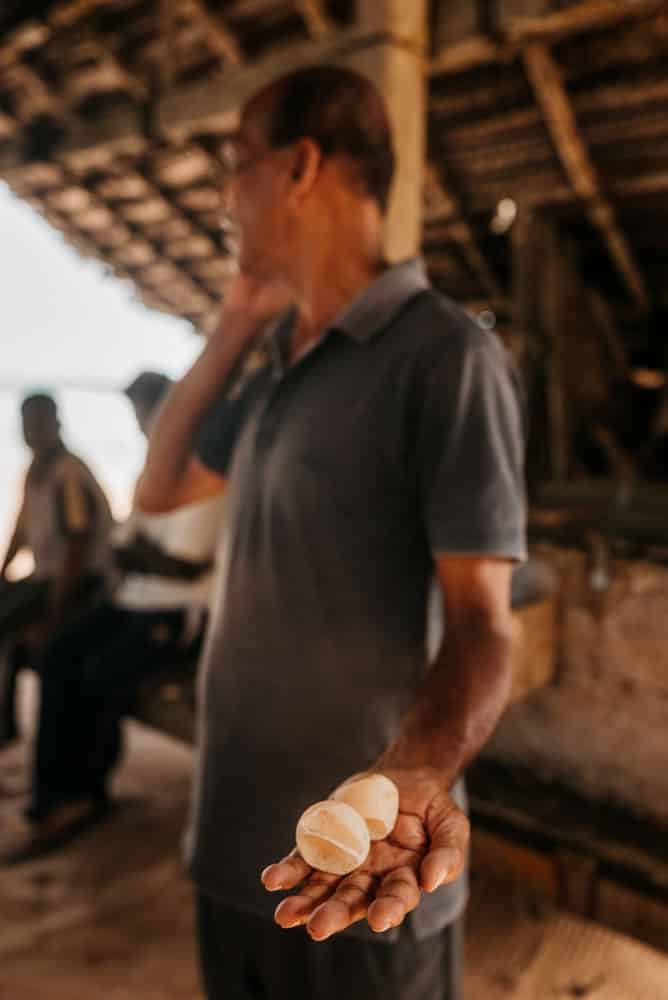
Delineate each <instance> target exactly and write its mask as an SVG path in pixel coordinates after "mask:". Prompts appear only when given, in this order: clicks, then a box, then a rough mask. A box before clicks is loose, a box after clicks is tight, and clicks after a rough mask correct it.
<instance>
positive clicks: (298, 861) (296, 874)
mask: <svg viewBox="0 0 668 1000" xmlns="http://www.w3.org/2000/svg"><path fill="white" fill-rule="evenodd" d="M312 871H313V869H312V868H310V867H309V865H307V864H306V862H305V861H304V859H303V858H302V856H301V854H299V853H298V851H297V849H296V848H295V849H294V850H293V851H292V852H291V853H290V854H288V856H287V858H283V860H282V861H279V862H278V863H277V864H275V865H267V867H266V868H265V869H264V871H263V872H262V874H261V875H260V879H261V881H262V885H263V886H264V887H265V889H268V890H269V892H277V891H278V890H280V889H294V888H295V887H296V886H298V885H299V884H300V882H303V881H304V879H305V878H306V877H307V876H308V875H310V874H311V872H312Z"/></svg>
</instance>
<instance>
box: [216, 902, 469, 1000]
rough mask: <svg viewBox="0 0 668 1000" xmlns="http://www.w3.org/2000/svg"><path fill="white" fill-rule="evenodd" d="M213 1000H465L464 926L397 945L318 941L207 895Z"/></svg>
mask: <svg viewBox="0 0 668 1000" xmlns="http://www.w3.org/2000/svg"><path fill="white" fill-rule="evenodd" d="M197 920H198V934H199V949H200V962H201V968H202V978H203V981H204V989H205V993H206V996H207V998H208V1000H342V998H343V1000H462V993H461V992H460V991H461V986H460V982H459V981H460V978H461V968H460V967H461V948H462V933H463V929H462V922H461V921H459V922H458V923H456V924H454V925H452V926H451V927H448V928H447V929H446V930H445V931H442V932H440V933H439V934H437V935H434V936H433V937H430V938H426V939H425V940H423V941H416V940H415V938H414V936H413V933H412V931H411V928H410V926H409V925H407V924H405V925H404V926H403V927H402V931H401V934H400V936H399V939H398V941H397V942H396V943H394V944H385V943H381V942H378V943H376V942H374V941H361V940H356V939H354V938H350V937H341V936H340V935H338V936H334V937H332V938H329V939H328V940H327V941H322V942H319V943H316V942H314V941H311V939H310V938H309V937H308V935H307V934H306V931H305V930H303V928H293V929H292V930H283V929H282V928H280V927H278V926H277V925H275V924H274V923H272V922H271V921H269V920H263V919H262V918H260V917H255V916H251V915H249V914H244V913H241V912H239V911H238V910H233V909H230V908H229V907H227V906H225V905H223V904H221V903H218V902H217V901H215V900H213V899H211V897H209V896H204V895H201V894H200V895H199V896H198V899H197Z"/></svg>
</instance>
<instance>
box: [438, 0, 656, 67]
mask: <svg viewBox="0 0 668 1000" xmlns="http://www.w3.org/2000/svg"><path fill="white" fill-rule="evenodd" d="M664 10H665V0H582V2H581V3H578V4H573V5H572V6H570V7H568V8H567V9H566V10H562V11H556V12H555V13H554V14H545V15H543V16H542V17H517V18H512V19H511V20H509V21H508V22H507V23H506V24H505V25H502V26H501V31H500V39H496V38H490V37H488V36H486V35H472V36H471V37H470V38H465V39H463V40H462V41H459V42H456V43H454V44H451V45H445V46H443V47H442V48H441V49H440V51H439V52H437V53H436V55H435V56H434V58H433V59H432V60H431V63H430V65H429V73H430V75H431V76H442V75H456V74H460V73H466V72H469V71H470V70H473V69H477V68H478V67H480V66H490V65H494V64H495V63H504V62H506V63H510V62H513V60H514V59H516V58H517V56H518V52H519V49H520V48H521V46H522V45H523V44H524V43H525V42H529V41H535V40H538V39H540V40H542V41H545V42H550V43H553V42H557V41H562V40H563V39H566V38H571V37H574V36H576V35H581V34H586V33H587V32H594V31H601V30H604V29H606V28H610V27H614V26H616V25H619V24H622V23H624V22H626V21H634V20H640V19H641V18H643V17H649V16H651V15H652V14H657V13H661V12H663V11H664Z"/></svg>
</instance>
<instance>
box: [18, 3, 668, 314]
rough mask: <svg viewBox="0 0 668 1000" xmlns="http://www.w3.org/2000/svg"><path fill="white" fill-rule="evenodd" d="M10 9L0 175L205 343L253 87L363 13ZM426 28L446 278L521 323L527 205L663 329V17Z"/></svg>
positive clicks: (571, 15)
mask: <svg viewBox="0 0 668 1000" xmlns="http://www.w3.org/2000/svg"><path fill="white" fill-rule="evenodd" d="M6 9H7V13H5V14H4V15H2V14H0V177H2V178H4V179H5V180H7V182H8V183H9V184H10V186H11V187H12V189H13V190H14V191H15V192H16V193H17V194H18V195H19V196H20V197H22V198H25V199H26V200H27V201H28V202H30V204H32V205H33V206H34V207H35V208H37V210H38V211H39V212H41V213H42V214H43V215H44V217H45V218H46V219H47V220H48V221H49V222H50V223H51V224H52V225H54V226H55V227H56V228H57V229H59V230H61V231H62V232H63V233H64V235H65V237H66V239H67V240H68V241H69V242H70V243H72V244H73V245H74V246H75V247H77V249H79V250H80V251H81V252H82V253H84V254H87V255H91V256H94V257H96V258H99V259H101V260H103V261H104V262H105V263H106V264H107V265H108V266H109V268H110V269H111V271H112V272H113V273H114V274H116V275H118V276H120V277H122V278H125V279H130V280H131V281H132V282H133V283H134V284H135V285H136V287H137V290H138V294H139V295H140V296H141V298H142V299H143V300H144V301H145V303H146V304H147V305H148V306H150V307H153V308H157V309H161V310H165V311H168V312H170V313H175V314H179V315H182V316H184V317H186V318H187V319H189V320H191V321H192V322H193V324H194V325H195V326H196V327H198V328H199V329H202V330H207V329H208V328H209V327H210V325H211V324H212V323H213V322H215V315H216V309H217V304H218V302H219V300H220V295H221V289H222V288H223V287H224V283H225V279H226V277H227V276H229V274H230V271H231V267H232V259H231V257H230V254H229V251H228V248H227V246H226V237H225V234H224V232H223V231H222V229H221V227H220V216H221V204H220V188H221V185H220V176H221V175H220V157H219V150H220V146H221V143H222V141H223V139H224V136H225V134H226V132H227V131H228V130H229V129H230V127H231V123H232V121H233V118H234V110H235V105H234V94H235V93H236V92H237V85H238V83H239V81H240V80H243V79H245V80H246V81H247V79H248V74H249V73H252V72H253V71H254V68H255V67H257V66H261V65H263V64H267V60H274V62H275V64H276V66H277V67H278V66H279V65H282V64H283V62H284V61H285V60H287V63H286V64H289V61H290V59H291V58H292V56H291V53H294V54H295V57H297V56H298V57H299V58H300V59H301V60H302V61H303V59H304V52H307V53H308V52H310V51H311V49H312V51H313V54H314V58H316V59H319V58H323V57H324V55H325V54H326V53H327V52H329V51H330V50H331V48H332V46H334V47H335V46H336V45H337V44H339V43H340V44H341V45H345V44H350V43H351V42H350V40H351V39H353V40H354V37H355V32H356V31H359V26H358V25H357V24H356V23H355V11H354V3H353V0H328V2H324V0H293V2H276V0H227V2H225V0H169V2H164V0H67V2H52V3H44V2H36V0H31V2H28V3H26V2H25V0H24V2H22V3H20V4H19V3H18V2H14V3H13V4H12V3H10V4H9V5H7V7H6ZM3 17H4V22H3ZM430 22H431V32H430V40H429V48H430V51H429V53H428V65H429V98H430V110H429V162H430V168H429V170H428V172H427V177H426V181H425V237H424V248H425V254H426V256H427V259H428V262H429V265H430V268H431V271H432V275H433V277H434V279H435V281H436V282H437V283H438V284H439V285H440V286H441V287H442V288H443V289H444V290H445V291H446V292H448V293H449V294H450V295H452V296H453V297H454V298H456V299H458V300H460V301H463V302H469V303H472V302H478V303H483V302H489V303H493V304H494V305H495V306H496V308H497V311H499V310H501V311H502V310H503V309H504V308H507V303H508V301H509V299H510V288H511V283H512V273H511V272H512V268H511V254H510V239H509V234H508V233H507V232H496V233H495V232H494V227H491V222H492V219H493V217H494V215H495V212H496V209H497V206H498V203H499V202H500V201H501V199H504V198H512V199H514V200H515V201H516V202H517V204H518V205H519V206H520V207H522V206H525V205H527V204H529V203H530V204H531V205H532V206H538V207H541V208H542V209H543V210H544V211H546V212H549V213H552V214H554V215H557V216H559V218H561V219H563V224H564V226H565V227H566V228H567V229H569V230H570V231H571V232H572V235H573V238H574V241H575V243H576V245H577V247H578V252H579V255H580V259H581V262H582V268H583V271H584V272H585V273H587V274H590V275H591V280H592V281H593V282H594V283H595V284H597V285H598V286H599V288H600V289H601V290H602V291H603V293H604V295H605V296H606V298H607V299H608V300H609V301H610V302H611V303H613V304H614V305H615V306H616V307H618V308H619V311H620V315H623V314H627V313H628V315H630V316H636V315H639V314H641V313H643V312H644V313H646V312H647V305H648V304H649V306H650V308H651V309H653V310H654V311H655V315H656V309H657V308H659V309H660V308H661V307H663V306H666V305H668V301H667V299H666V288H667V287H668V280H667V279H668V264H667V263H666V261H667V260H668V255H667V254H666V251H668V200H667V199H666V193H667V192H668V3H666V2H650V0H615V2H611V0H581V2H579V3H570V4H569V3H567V2H566V3H564V2H558V0H553V2H549V0H497V2H490V0H481V2H479V3H477V4H476V3H473V2H466V3H461V4H453V3H452V2H451V0H447V2H445V0H444V2H441V3H438V2H435V0H434V2H432V4H431V17H430ZM309 46H310V48H306V49H305V47H309ZM328 47H329V48H328ZM550 81H551V83H550ZM569 116H570V118H569ZM497 221H498V220H497ZM498 228H499V227H497V229H498ZM500 228H503V227H500Z"/></svg>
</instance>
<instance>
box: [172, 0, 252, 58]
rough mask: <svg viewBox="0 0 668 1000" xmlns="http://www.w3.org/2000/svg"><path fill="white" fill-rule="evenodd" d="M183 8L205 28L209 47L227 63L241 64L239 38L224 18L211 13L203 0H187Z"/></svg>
mask: <svg viewBox="0 0 668 1000" xmlns="http://www.w3.org/2000/svg"><path fill="white" fill-rule="evenodd" d="M185 9H189V10H190V11H192V12H193V13H194V14H195V16H196V17H197V19H198V20H199V21H200V23H201V24H202V25H203V27H204V28H205V29H206V37H207V41H208V43H209V46H210V47H211V49H212V50H214V51H215V52H216V54H217V55H218V56H220V57H221V59H223V61H224V62H226V63H227V64H228V65H230V66H241V64H242V63H243V61H244V56H243V52H242V51H241V46H240V45H239V40H238V39H237V37H236V35H235V34H234V32H233V31H232V30H231V28H230V27H229V25H228V24H227V23H226V22H225V20H224V19H223V18H222V17H221V16H220V15H219V14H214V13H212V11H210V10H209V8H208V7H207V5H206V2H205V0H187V3H186V4H185Z"/></svg>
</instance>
